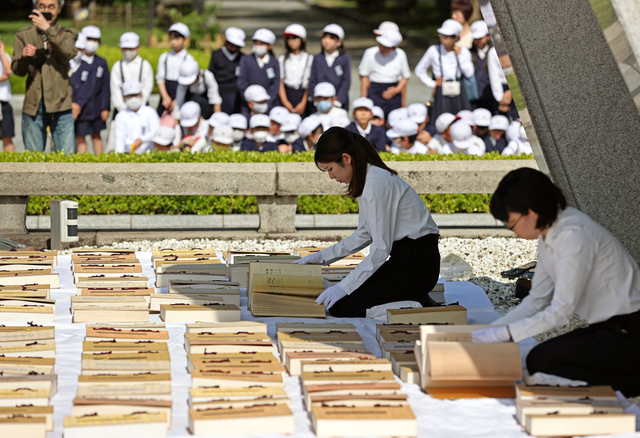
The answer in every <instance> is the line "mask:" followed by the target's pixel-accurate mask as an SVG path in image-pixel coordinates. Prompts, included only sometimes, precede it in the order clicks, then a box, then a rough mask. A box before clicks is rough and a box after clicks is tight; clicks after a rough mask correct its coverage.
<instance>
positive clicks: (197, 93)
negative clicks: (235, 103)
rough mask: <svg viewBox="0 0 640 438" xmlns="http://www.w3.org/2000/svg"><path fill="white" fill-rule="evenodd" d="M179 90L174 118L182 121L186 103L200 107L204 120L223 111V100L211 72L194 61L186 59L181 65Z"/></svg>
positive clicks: (174, 108)
mask: <svg viewBox="0 0 640 438" xmlns="http://www.w3.org/2000/svg"><path fill="white" fill-rule="evenodd" d="M179 71H180V73H179V74H180V76H178V90H177V91H176V101H175V105H174V107H173V118H174V119H175V120H180V107H181V106H182V105H183V104H184V103H185V102H196V103H197V104H198V105H200V112H201V115H202V117H203V118H205V119H208V118H209V117H211V115H212V114H213V113H215V112H218V111H220V110H221V104H222V98H221V97H220V93H219V92H218V83H217V82H216V79H215V78H214V77H213V73H211V72H210V71H209V70H205V69H201V68H200V66H199V65H198V62H197V61H196V60H194V59H185V60H184V62H183V63H182V64H180V69H179Z"/></svg>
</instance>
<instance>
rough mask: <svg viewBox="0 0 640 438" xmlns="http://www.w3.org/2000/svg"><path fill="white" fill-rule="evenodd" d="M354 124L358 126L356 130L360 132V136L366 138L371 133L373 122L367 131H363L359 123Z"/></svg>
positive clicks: (368, 125)
mask: <svg viewBox="0 0 640 438" xmlns="http://www.w3.org/2000/svg"><path fill="white" fill-rule="evenodd" d="M354 123H355V125H356V129H357V130H358V134H360V135H361V136H363V137H366V136H367V135H369V133H370V132H371V122H369V124H367V127H366V128H365V129H362V128H361V127H360V125H358V122H354Z"/></svg>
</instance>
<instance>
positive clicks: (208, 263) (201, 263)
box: [153, 257, 227, 273]
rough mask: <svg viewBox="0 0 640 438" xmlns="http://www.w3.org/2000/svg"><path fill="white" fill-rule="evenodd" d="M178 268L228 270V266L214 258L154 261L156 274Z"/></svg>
mask: <svg viewBox="0 0 640 438" xmlns="http://www.w3.org/2000/svg"><path fill="white" fill-rule="evenodd" d="M177 266H183V267H184V268H185V269H192V268H204V269H213V268H218V269H223V270H226V269H227V265H225V264H224V263H222V262H221V261H220V260H218V259H217V258H215V257H213V258H210V257H199V258H168V259H154V260H153V268H154V269H155V271H156V273H158V272H165V269H169V268H175V267H177Z"/></svg>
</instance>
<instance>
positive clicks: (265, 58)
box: [253, 53, 271, 68]
mask: <svg viewBox="0 0 640 438" xmlns="http://www.w3.org/2000/svg"><path fill="white" fill-rule="evenodd" d="M253 56H255V57H256V61H258V67H260V68H264V66H265V65H267V64H268V63H269V61H270V60H271V55H269V53H267V54H266V55H264V56H263V57H262V58H260V57H259V56H258V55H253Z"/></svg>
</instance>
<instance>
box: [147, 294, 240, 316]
mask: <svg viewBox="0 0 640 438" xmlns="http://www.w3.org/2000/svg"><path fill="white" fill-rule="evenodd" d="M161 304H231V303H225V300H224V298H222V297H221V296H215V295H183V294H156V293H154V294H151V295H150V306H149V310H151V311H155V312H159V311H160V305H161Z"/></svg>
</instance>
